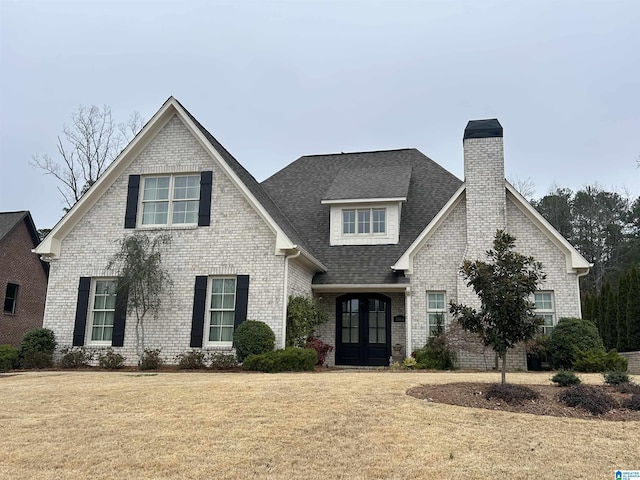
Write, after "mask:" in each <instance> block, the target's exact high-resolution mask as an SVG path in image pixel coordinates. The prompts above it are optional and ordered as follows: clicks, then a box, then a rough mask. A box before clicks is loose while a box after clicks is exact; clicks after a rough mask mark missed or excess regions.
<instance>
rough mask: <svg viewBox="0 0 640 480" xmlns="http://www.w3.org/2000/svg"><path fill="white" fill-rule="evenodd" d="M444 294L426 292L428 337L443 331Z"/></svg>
mask: <svg viewBox="0 0 640 480" xmlns="http://www.w3.org/2000/svg"><path fill="white" fill-rule="evenodd" d="M445 313H446V310H445V303H444V292H427V331H428V333H429V336H433V335H437V334H438V333H440V332H441V331H443V330H444V316H445Z"/></svg>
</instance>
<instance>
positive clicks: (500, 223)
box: [35, 97, 589, 368]
mask: <svg viewBox="0 0 640 480" xmlns="http://www.w3.org/2000/svg"><path fill="white" fill-rule="evenodd" d="M463 144H464V160H465V181H464V182H462V181H461V180H459V179H458V178H456V177H455V176H454V175H452V174H451V173H449V172H447V171H446V170H444V169H443V168H442V167H441V166H439V165H438V164H437V163H435V162H434V161H432V160H431V159H429V158H428V157H426V156H425V155H423V154H422V153H420V152H419V151H417V150H415V149H405V150H391V151H376V152H360V153H347V154H335V155H315V156H304V157H301V158H299V159H298V160H296V161H294V162H293V163H291V164H290V165H289V166H287V167H285V168H284V169H282V170H281V171H279V172H277V173H276V174H274V175H273V176H272V177H270V178H268V179H267V180H265V181H264V182H262V183H258V182H257V181H256V180H255V179H254V178H253V176H251V174H250V173H249V172H247V171H246V170H245V169H244V168H243V167H242V165H240V164H239V163H238V161H237V160H236V159H235V158H233V156H232V155H231V154H230V153H229V152H228V151H227V150H226V149H225V148H224V147H223V146H222V145H221V144H220V143H218V141H217V140H216V139H215V138H214V137H213V136H212V135H211V134H210V133H209V132H208V131H207V130H206V129H205V128H204V127H203V126H202V125H201V124H200V123H199V122H198V121H197V120H196V119H195V118H194V117H193V116H192V115H191V114H190V113H189V112H188V111H187V110H186V109H185V108H184V107H183V106H182V105H181V104H180V103H179V102H178V101H177V100H175V99H174V98H173V97H171V98H169V99H168V100H167V101H166V102H165V104H164V105H163V106H162V107H161V108H160V110H159V111H158V112H157V113H156V114H155V115H154V116H153V118H152V119H151V120H150V121H149V122H148V123H147V125H146V126H145V127H144V128H143V129H142V131H141V132H140V133H139V134H138V135H137V136H136V137H135V138H134V140H133V141H132V142H131V143H130V144H129V145H128V146H127V147H126V148H125V149H124V150H123V151H122V153H121V154H120V155H119V157H118V158H117V159H116V160H115V161H114V162H113V164H112V165H111V166H110V167H109V168H108V169H107V171H106V172H105V173H104V175H103V176H102V177H101V178H100V179H99V180H98V181H97V182H96V183H95V184H94V185H93V187H92V188H91V189H90V190H89V191H88V192H87V193H86V194H85V195H84V196H83V197H82V198H81V199H80V201H79V202H78V203H77V204H76V205H75V206H74V207H73V208H72V209H71V210H70V211H69V213H68V214H67V215H66V216H65V217H64V218H63V219H62V220H61V221H60V222H59V223H58V224H57V225H56V226H55V227H54V228H53V230H52V231H51V233H50V234H49V235H48V236H47V237H46V238H45V240H44V241H43V242H42V244H40V246H38V247H37V249H36V250H35V251H36V252H37V253H38V254H40V255H41V257H42V258H43V259H44V260H46V261H48V262H50V265H51V273H50V279H49V282H50V283H49V294H48V298H47V306H46V311H45V320H44V323H45V326H46V327H48V328H51V329H53V330H54V331H55V333H56V337H57V339H58V343H59V344H60V345H61V346H65V345H67V346H68V345H72V344H73V345H76V346H80V345H84V346H90V347H92V348H102V347H105V346H113V347H114V348H116V349H118V351H119V352H121V353H122V354H123V355H125V356H126V357H127V358H128V359H129V361H130V362H131V361H132V360H133V359H134V358H135V354H134V351H135V334H134V328H135V322H134V321H131V320H129V319H128V318H127V315H126V312H125V310H126V309H124V308H120V309H116V307H115V305H116V304H122V303H121V302H116V300H117V299H116V298H115V294H114V293H113V287H114V285H115V282H116V281H117V279H115V278H113V272H110V271H108V270H106V265H107V260H108V258H109V257H110V256H111V255H113V253H115V251H116V250H117V248H118V246H117V243H116V242H117V240H118V239H121V238H122V237H123V236H125V235H128V234H131V233H132V232H146V233H148V234H151V235H153V234H157V233H159V232H166V233H169V234H170V235H171V237H172V241H171V244H170V246H169V247H168V248H167V249H166V251H165V252H164V254H163V264H164V265H165V267H167V268H168V270H169V272H170V275H171V278H172V281H173V287H172V293H171V295H170V297H169V296H167V298H166V301H164V302H163V305H162V309H161V312H160V313H159V314H158V317H157V318H156V319H154V321H153V322H148V323H147V327H146V345H147V346H148V347H152V348H160V349H161V351H162V355H163V356H164V358H165V359H166V360H167V361H173V360H174V359H175V356H176V355H178V354H180V353H184V352H185V351H187V350H189V349H191V348H202V349H204V350H225V349H226V350H229V349H232V335H233V331H234V329H235V328H236V327H237V325H238V324H239V323H240V322H242V321H243V320H244V319H246V318H250V319H253V320H260V321H264V322H266V323H267V324H268V325H269V326H270V327H271V328H272V329H273V331H274V333H275V335H276V343H277V346H278V347H283V346H284V342H285V332H286V305H287V299H288V297H289V296H290V295H307V296H315V297H318V298H321V299H322V301H323V302H324V304H325V305H326V306H327V308H328V310H329V321H328V322H327V323H326V324H324V325H322V326H321V327H320V328H319V334H320V335H321V337H322V338H323V340H324V341H326V342H328V343H331V344H334V345H335V346H336V349H335V352H334V354H333V355H332V356H331V357H330V358H329V362H330V363H335V364H337V365H388V363H389V357H390V356H391V355H392V354H396V355H401V356H404V355H408V354H410V352H411V351H413V350H414V349H416V348H418V347H421V346H423V345H424V344H425V342H426V341H427V338H428V336H429V335H432V334H433V333H434V331H435V329H436V327H437V322H438V319H444V322H445V324H446V323H448V322H450V318H449V316H448V313H447V304H448V302H449V301H450V300H453V301H456V302H460V301H465V302H474V301H475V300H476V299H475V298H474V297H475V296H474V295H473V292H471V291H470V290H469V289H468V288H467V287H466V285H465V283H464V281H463V279H462V278H461V277H460V275H459V267H460V265H461V263H462V261H463V259H466V258H468V259H474V258H482V259H484V258H485V257H484V252H485V251H486V250H487V249H489V248H491V246H492V242H493V238H494V235H495V232H496V230H497V229H498V228H504V229H506V230H508V231H509V232H511V233H512V234H514V235H515V236H516V238H517V248H518V250H519V251H522V252H526V253H528V254H531V255H534V256H535V257H536V258H537V259H538V260H540V261H541V262H542V263H543V264H544V266H545V271H546V273H547V279H546V281H545V283H544V285H543V286H542V290H541V291H540V292H539V293H538V294H536V298H535V299H536V302H537V305H538V307H539V309H540V313H541V314H542V315H544V317H545V321H546V323H547V328H551V327H552V326H553V324H554V323H555V322H556V320H557V319H558V318H560V317H564V316H580V298H579V287H578V278H579V277H580V276H581V275H585V274H586V273H587V272H588V271H589V263H588V262H587V261H586V260H584V258H582V257H581V256H580V254H579V253H578V252H577V251H576V250H575V249H574V248H573V247H572V246H571V245H570V244H569V243H568V242H567V241H566V240H565V239H564V238H562V237H561V236H560V235H559V234H558V232H557V231H556V230H554V229H553V227H552V226H551V225H550V224H549V223H548V222H546V221H545V220H544V219H543V218H542V217H541V216H540V215H539V214H538V213H537V212H536V211H535V210H534V209H533V208H532V207H531V206H530V205H529V203H528V202H527V201H526V200H525V199H524V198H523V197H522V196H521V195H520V194H519V193H518V192H517V191H516V190H515V189H514V188H513V187H512V186H511V185H509V183H508V182H506V181H505V179H504V158H503V139H502V127H501V126H500V124H499V123H498V121H497V120H481V121H472V122H469V124H468V126H467V128H466V130H465V132H464V140H463ZM116 310H117V311H116ZM466 345H469V346H468V348H467V346H466ZM511 357H512V358H511V364H512V367H514V368H515V367H519V368H526V363H525V358H524V353H522V354H518V355H512V356H511ZM459 361H460V365H461V366H463V367H478V368H486V367H492V366H493V364H494V363H493V353H492V352H487V351H485V350H482V349H478V348H477V341H476V340H475V339H472V340H471V341H467V340H465V341H464V342H461V347H460V351H459Z"/></svg>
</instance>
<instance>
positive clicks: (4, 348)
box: [0, 345, 20, 372]
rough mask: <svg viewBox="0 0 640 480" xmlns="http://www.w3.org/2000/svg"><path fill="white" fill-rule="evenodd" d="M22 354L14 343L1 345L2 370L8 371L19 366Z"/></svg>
mask: <svg viewBox="0 0 640 480" xmlns="http://www.w3.org/2000/svg"><path fill="white" fill-rule="evenodd" d="M19 358H20V355H19V353H18V349H17V348H16V347H14V346H13V345H0V372H8V371H9V370H11V369H12V368H16V367H17V366H18V359H19Z"/></svg>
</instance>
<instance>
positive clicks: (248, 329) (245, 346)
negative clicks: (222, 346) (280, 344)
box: [233, 320, 276, 362]
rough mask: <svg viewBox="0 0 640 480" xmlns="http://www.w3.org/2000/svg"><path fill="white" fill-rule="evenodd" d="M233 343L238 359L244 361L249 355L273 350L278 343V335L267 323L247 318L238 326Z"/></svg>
mask: <svg viewBox="0 0 640 480" xmlns="http://www.w3.org/2000/svg"><path fill="white" fill-rule="evenodd" d="M233 344H234V345H235V347H236V355H237V356H238V361H239V362H243V361H244V359H245V358H247V357H248V356H249V355H259V354H261V353H266V352H271V351H273V349H274V347H275V345H276V336H275V334H274V333H273V330H271V328H270V327H269V325H267V324H266V323H264V322H258V321H256V320H246V321H244V322H242V323H241V324H240V325H239V326H238V328H236V331H235V333H234V334H233Z"/></svg>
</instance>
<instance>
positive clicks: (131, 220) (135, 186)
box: [124, 175, 140, 228]
mask: <svg viewBox="0 0 640 480" xmlns="http://www.w3.org/2000/svg"><path fill="white" fill-rule="evenodd" d="M139 191H140V175H129V186H128V188H127V209H126V210H125V214H124V228H136V216H137V214H138V192H139Z"/></svg>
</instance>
